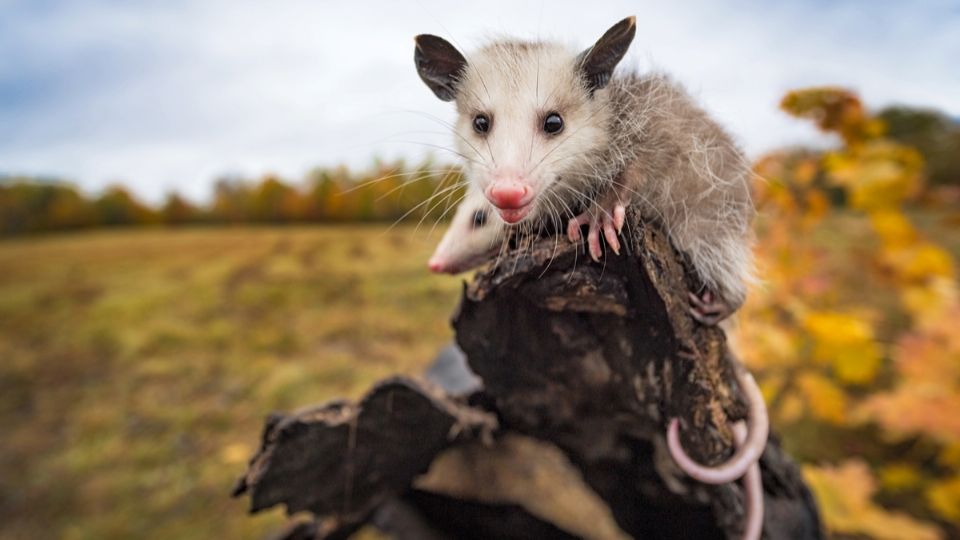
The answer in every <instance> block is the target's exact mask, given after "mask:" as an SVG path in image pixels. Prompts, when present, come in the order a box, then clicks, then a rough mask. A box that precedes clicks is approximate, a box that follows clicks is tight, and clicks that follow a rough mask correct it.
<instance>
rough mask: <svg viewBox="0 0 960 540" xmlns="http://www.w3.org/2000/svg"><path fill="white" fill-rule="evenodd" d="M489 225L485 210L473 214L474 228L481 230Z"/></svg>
mask: <svg viewBox="0 0 960 540" xmlns="http://www.w3.org/2000/svg"><path fill="white" fill-rule="evenodd" d="M486 224H487V213H486V212H484V211H483V210H477V211H476V212H474V213H473V228H474V229H479V228H480V227H483V226H484V225H486Z"/></svg>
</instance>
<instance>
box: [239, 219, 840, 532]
mask: <svg viewBox="0 0 960 540" xmlns="http://www.w3.org/2000/svg"><path fill="white" fill-rule="evenodd" d="M515 244H516V245H514V246H513V249H511V250H510V251H509V252H508V253H507V254H505V256H504V257H502V258H501V259H500V261H499V264H498V265H497V266H496V267H495V268H492V269H489V270H488V271H486V272H483V273H480V274H478V275H477V277H476V278H475V279H474V280H473V282H471V283H470V284H469V285H465V287H464V291H463V298H462V301H461V305H460V308H459V309H458V311H457V313H456V314H455V316H454V319H453V325H454V328H455V330H456V334H457V342H458V344H459V345H460V347H461V349H462V350H463V351H464V352H465V353H466V357H467V360H468V364H469V367H470V368H472V371H473V372H475V373H476V375H478V376H479V378H480V380H482V388H481V389H480V390H477V391H475V392H473V393H472V394H470V395H469V396H465V397H463V398H451V397H447V396H445V395H443V394H442V393H440V392H437V391H436V390H435V389H433V388H432V387H429V386H423V385H419V384H416V383H412V382H410V381H407V380H404V379H396V380H392V381H390V382H387V383H384V384H382V385H380V386H378V387H377V388H375V389H374V390H373V391H371V393H370V394H369V395H368V396H367V397H366V398H365V399H364V400H363V401H362V402H361V404H359V405H351V404H347V403H342V402H341V403H335V404H331V405H328V406H326V407H323V408H320V409H315V410H313V411H305V412H302V413H299V414H296V415H293V416H291V417H284V418H283V419H282V420H278V421H274V422H273V423H271V424H269V425H268V427H267V430H266V432H265V435H264V444H263V447H262V448H261V450H260V452H259V454H258V455H257V456H256V457H255V458H254V460H253V461H252V463H251V467H250V470H249V471H248V473H247V475H246V476H245V477H244V479H243V481H242V482H241V484H240V486H241V488H242V490H248V491H249V492H250V493H251V494H252V499H253V510H254V511H255V510H257V509H260V508H265V507H268V506H271V505H274V504H278V503H284V504H286V505H287V509H288V511H290V512H294V511H297V510H301V509H307V510H310V511H312V512H313V513H314V514H315V515H317V516H318V517H319V518H320V519H321V522H320V523H321V525H322V527H320V526H318V527H317V530H318V531H319V532H317V534H316V535H315V536H316V537H318V538H321V537H328V536H333V535H334V532H335V531H340V532H336V534H343V531H346V532H347V533H349V531H350V530H352V528H351V527H353V526H355V525H356V524H358V523H361V522H364V521H368V520H372V521H373V522H374V523H375V524H377V525H378V526H380V527H382V528H384V529H385V530H391V531H392V534H394V535H395V536H397V537H399V538H404V537H407V538H417V537H436V538H443V537H454V538H458V537H459V538H467V537H470V538H487V537H517V538H539V537H557V536H563V535H573V536H576V537H582V538H623V537H625V536H633V537H636V538H674V537H678V538H737V537H738V536H739V533H740V531H741V527H742V524H743V519H744V508H743V494H742V490H741V488H740V487H739V485H737V484H735V483H734V484H725V485H720V486H707V485H704V484H700V483H698V482H695V481H693V480H690V479H689V478H687V477H686V476H685V475H684V474H683V473H681V472H680V471H679V469H678V468H677V467H676V465H675V464H674V463H673V461H672V460H671V459H670V457H669V455H668V454H667V452H666V448H665V442H664V434H665V433H666V426H667V423H668V421H669V419H670V418H671V417H678V418H680V419H681V426H682V431H681V440H682V442H683V444H684V447H685V448H686V450H687V452H688V453H689V454H690V455H691V456H693V457H694V458H695V459H697V460H698V461H700V462H701V463H704V464H713V463H719V462H722V461H724V460H725V459H726V458H728V457H729V456H730V455H731V454H732V452H733V445H732V441H733V434H732V433H731V430H730V428H729V426H730V425H731V423H732V422H733V421H736V420H739V419H742V418H744V416H745V414H746V410H747V406H746V403H745V402H744V399H745V398H744V395H743V392H742V391H741V389H740V388H739V387H738V385H737V382H736V378H735V377H734V375H733V374H734V370H735V369H736V366H735V360H734V358H733V356H732V354H730V352H729V350H728V348H727V345H726V342H725V336H724V333H723V331H722V330H720V329H719V328H715V327H705V326H702V325H700V324H698V323H696V322H695V321H694V320H693V319H692V317H690V316H689V313H688V307H689V303H688V299H687V291H688V290H697V288H698V287H699V286H700V284H698V283H697V282H696V279H695V278H693V277H692V276H691V275H690V274H688V273H687V272H685V264H684V261H683V259H682V257H680V256H679V255H677V253H676V252H675V251H674V250H673V249H672V247H671V245H670V242H669V241H668V239H667V237H666V236H665V235H664V234H663V233H662V231H661V230H660V229H659V228H658V227H657V226H656V225H651V224H648V223H644V222H643V221H641V220H640V219H639V217H638V216H636V215H632V214H631V215H628V226H627V228H626V229H625V231H624V234H623V236H622V244H623V250H622V254H621V255H620V256H616V255H613V254H608V255H609V256H607V257H605V259H603V260H602V261H601V262H600V263H595V262H592V261H590V260H589V258H588V257H587V256H586V254H585V252H584V249H583V246H581V245H571V244H569V243H568V242H567V241H566V240H565V239H564V238H556V237H549V236H548V237H544V238H526V239H520V240H517V241H515ZM448 352H449V351H448ZM448 356H449V354H448ZM442 364H443V365H440V363H438V366H437V367H435V368H434V369H433V370H432V373H433V374H434V375H436V376H437V377H438V380H439V381H440V382H441V383H442V384H444V385H446V386H447V387H448V388H449V389H450V390H451V391H452V392H453V393H455V394H456V393H458V392H460V391H463V390H464V389H465V388H466V389H474V388H476V380H475V379H473V378H472V375H471V374H470V373H469V372H465V371H464V366H463V365H462V364H463V363H462V361H460V362H459V363H458V362H451V361H450V359H449V358H447V359H445V360H443V362H442ZM437 374H439V375H437ZM390 395H392V396H394V397H393V398H387V397H386V396H390ZM398 396H399V401H398ZM390 403H392V404H390ZM494 417H495V418H496V420H494ZM491 435H493V437H494V439H491V438H490V436H491ZM558 456H560V457H558ZM760 464H761V467H762V469H763V479H764V491H765V500H766V504H767V508H768V511H767V513H766V519H765V527H764V531H765V535H766V536H767V537H769V538H798V539H799V538H820V536H821V531H820V526H819V521H818V517H817V512H816V507H815V505H814V503H813V500H812V497H811V496H810V493H809V491H808V490H807V488H806V487H805V486H804V485H803V482H802V479H801V477H800V475H799V472H798V471H797V468H796V466H795V465H793V463H792V462H791V461H790V460H789V458H787V457H786V456H785V455H784V454H783V452H782V450H781V449H780V447H779V445H778V444H777V443H776V441H775V440H773V439H772V440H771V443H770V444H769V445H768V447H767V449H766V451H765V452H764V454H763V457H762V459H761V462H760ZM428 466H429V467H430V471H429V473H427V474H426V475H424V474H423V473H425V472H426V471H427V468H428ZM458 468H459V469H458ZM558 492H562V493H563V494H564V495H569V496H568V497H567V496H565V497H556V496H555V495H556V494H557V493H558ZM577 497H579V499H578V498H577ZM597 505H599V506H597ZM604 505H605V507H606V508H603V507H604ZM572 508H579V510H578V511H576V512H575V511H573V510H571V509H572ZM584 508H596V510H583V509H584ZM577 512H581V513H582V515H581V513H577ZM497 516H498V517H497ZM604 516H605V517H604ZM581 522H582V523H585V525H583V526H578V525H577V523H581ZM458 527H459V529H458ZM412 530H418V531H419V532H417V533H413V532H409V531H412ZM324 531H331V532H324ZM403 531H408V532H407V533H404V532H403ZM560 531H562V534H561V533H560Z"/></svg>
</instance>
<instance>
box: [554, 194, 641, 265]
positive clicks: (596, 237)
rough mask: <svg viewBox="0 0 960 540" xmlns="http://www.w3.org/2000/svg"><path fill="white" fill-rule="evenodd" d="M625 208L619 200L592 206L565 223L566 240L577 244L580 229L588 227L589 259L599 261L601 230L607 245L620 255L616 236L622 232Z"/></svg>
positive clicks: (601, 252) (618, 240)
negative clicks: (584, 226)
mask: <svg viewBox="0 0 960 540" xmlns="http://www.w3.org/2000/svg"><path fill="white" fill-rule="evenodd" d="M626 214H627V209H626V206H625V205H624V204H623V203H622V202H620V201H619V200H614V201H612V202H611V203H610V204H602V205H601V204H594V205H593V206H592V207H590V209H589V210H587V211H586V212H584V213H582V214H580V215H578V216H576V217H574V218H572V219H571V220H570V221H569V222H567V238H569V239H570V241H571V242H579V241H580V238H581V235H580V227H582V226H583V225H589V227H590V229H589V232H588V233H587V249H588V251H589V252H590V258H591V259H593V260H594V261H597V262H598V261H600V255H602V254H603V251H601V249H600V231H601V230H603V237H604V238H606V240H607V245H608V246H610V249H612V250H613V252H614V253H616V254H617V255H619V254H620V239H619V238H617V235H618V234H620V231H621V230H623V223H624V221H625V219H626Z"/></svg>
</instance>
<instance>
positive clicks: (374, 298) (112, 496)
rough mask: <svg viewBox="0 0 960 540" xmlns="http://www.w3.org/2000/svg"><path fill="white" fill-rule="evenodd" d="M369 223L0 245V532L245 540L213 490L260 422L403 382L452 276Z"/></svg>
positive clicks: (437, 318) (428, 243)
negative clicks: (395, 378) (401, 375)
mask: <svg viewBox="0 0 960 540" xmlns="http://www.w3.org/2000/svg"><path fill="white" fill-rule="evenodd" d="M385 229H386V227H385V226H371V227H325V228H306V227H304V228H230V229H190V230H175V231H169V230H130V231H118V232H92V233H84V234H75V235H61V236H52V237H43V238H30V239H16V240H7V241H3V242H0V447H2V451H0V537H3V538H31V539H35V538H44V537H46V538H91V539H93V538H177V539H190V538H262V537H264V535H266V534H267V533H268V532H270V531H273V530H275V529H276V528H277V527H278V524H279V523H281V522H282V521H283V517H282V513H281V512H280V511H279V510H275V511H273V512H269V513H265V514H264V515H258V516H255V517H248V516H247V515H246V506H247V503H248V501H247V500H246V499H240V500H233V499H230V498H229V496H228V495H229V491H230V488H231V486H232V483H233V481H234V480H235V478H236V477H237V476H238V475H239V474H240V473H241V472H243V471H244V469H245V464H246V460H247V459H248V458H249V457H250V455H251V453H252V452H253V450H254V449H255V446H256V444H257V443H258V437H259V432H260V428H261V426H262V421H263V418H264V416H265V415H266V414H267V413H268V412H270V411H272V410H289V409H292V408H296V407H298V406H304V405H309V404H314V403H317V402H322V401H325V400H328V399H331V398H334V397H340V396H350V397H355V396H357V395H359V394H360V393H362V392H363V391H364V390H365V389H366V388H367V387H368V386H369V384H370V383H371V382H372V381H373V380H375V379H377V378H380V377H383V376H386V375H389V374H392V373H397V372H416V371H419V370H420V369H422V368H423V367H424V366H425V365H426V364H427V363H429V361H430V360H431V359H432V357H433V355H434V354H435V353H436V351H437V350H438V349H439V348H440V347H441V346H442V345H443V344H444V343H445V342H446V341H448V340H449V339H450V338H451V335H452V332H451V330H450V328H449V323H448V320H449V317H450V314H451V313H452V310H453V309H454V307H455V306H456V303H457V301H458V298H459V292H460V280H459V279H456V278H451V277H447V276H442V277H438V276H433V275H430V274H429V273H428V272H427V271H426V267H425V261H426V259H427V257H428V255H429V253H430V252H431V250H432V247H433V244H434V243H435V242H436V241H437V235H433V236H432V237H430V236H428V234H427V233H426V232H425V231H419V232H417V231H414V230H413V229H412V228H404V227H399V228H397V229H394V230H392V231H389V232H384V231H385Z"/></svg>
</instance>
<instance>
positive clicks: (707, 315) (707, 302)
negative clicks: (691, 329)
mask: <svg viewBox="0 0 960 540" xmlns="http://www.w3.org/2000/svg"><path fill="white" fill-rule="evenodd" d="M688 294H689V295H690V316H692V317H693V318H694V319H696V320H697V321H698V322H699V323H700V324H703V325H706V326H716V325H717V324H718V323H719V322H720V321H722V320H724V319H726V318H727V317H729V316H730V314H731V313H733V309H732V308H731V307H730V304H728V303H727V302H725V301H724V300H723V299H722V298H720V296H719V295H717V294H715V293H713V292H712V291H710V290H707V291H704V293H703V294H701V295H696V294H694V293H688Z"/></svg>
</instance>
